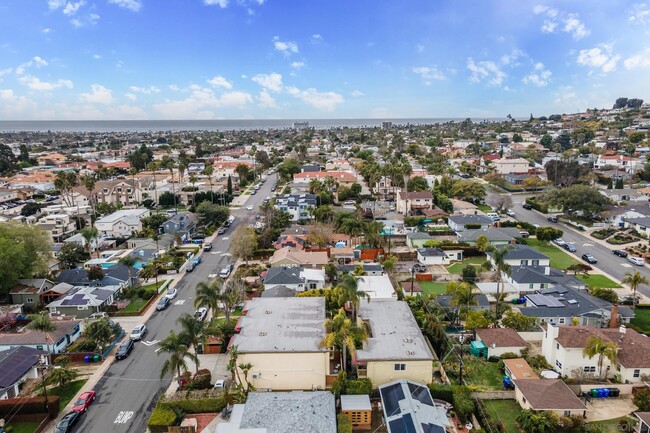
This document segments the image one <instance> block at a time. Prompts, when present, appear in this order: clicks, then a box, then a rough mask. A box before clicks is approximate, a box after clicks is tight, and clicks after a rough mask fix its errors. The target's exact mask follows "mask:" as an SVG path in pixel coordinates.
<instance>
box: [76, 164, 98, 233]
mask: <svg viewBox="0 0 650 433" xmlns="http://www.w3.org/2000/svg"><path fill="white" fill-rule="evenodd" d="M80 180H81V183H83V184H84V186H85V187H86V190H88V202H89V203H90V209H91V211H92V215H91V217H90V226H91V227H94V224H95V220H94V217H95V200H94V197H93V190H94V189H95V184H96V183H97V179H96V178H95V174H94V173H93V174H90V175H87V176H81V178H80Z"/></svg>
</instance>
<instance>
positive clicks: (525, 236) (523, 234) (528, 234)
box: [519, 230, 530, 238]
mask: <svg viewBox="0 0 650 433" xmlns="http://www.w3.org/2000/svg"><path fill="white" fill-rule="evenodd" d="M519 236H521V237H522V238H527V237H530V233H528V231H526V230H521V231H520V232H519Z"/></svg>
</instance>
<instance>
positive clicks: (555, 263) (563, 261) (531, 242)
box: [526, 239, 579, 269]
mask: <svg viewBox="0 0 650 433" xmlns="http://www.w3.org/2000/svg"><path fill="white" fill-rule="evenodd" d="M526 241H527V245H528V246H531V247H533V248H535V249H536V250H537V251H539V252H540V253H543V254H546V255H547V256H548V257H549V258H550V259H551V266H552V267H554V268H557V269H566V268H568V267H569V266H571V265H574V264H576V263H579V262H578V261H577V260H576V259H574V258H573V257H571V256H570V255H568V254H567V253H565V252H564V251H562V250H561V249H560V248H558V247H556V246H555V245H552V244H547V243H543V242H541V241H538V240H537V239H526Z"/></svg>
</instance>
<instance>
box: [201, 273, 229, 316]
mask: <svg viewBox="0 0 650 433" xmlns="http://www.w3.org/2000/svg"><path fill="white" fill-rule="evenodd" d="M223 285H224V281H223V280H222V279H221V278H214V279H211V280H209V281H208V282H205V281H201V282H200V283H199V284H198V285H197V286H196V295H195V296H194V307H196V308H200V307H205V308H207V309H209V310H212V314H213V315H214V316H215V317H217V316H218V315H219V310H220V309H221V303H222V298H223V296H222V291H223Z"/></svg>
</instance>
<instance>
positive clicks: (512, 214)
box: [506, 209, 515, 218]
mask: <svg viewBox="0 0 650 433" xmlns="http://www.w3.org/2000/svg"><path fill="white" fill-rule="evenodd" d="M506 215H508V216H509V217H513V218H514V217H515V211H513V210H511V209H508V210H507V211H506Z"/></svg>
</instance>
